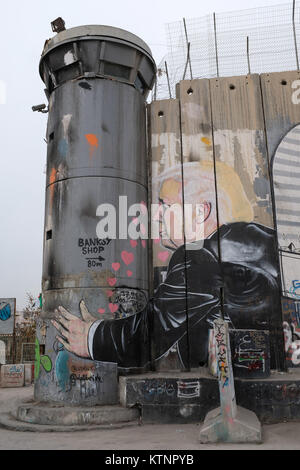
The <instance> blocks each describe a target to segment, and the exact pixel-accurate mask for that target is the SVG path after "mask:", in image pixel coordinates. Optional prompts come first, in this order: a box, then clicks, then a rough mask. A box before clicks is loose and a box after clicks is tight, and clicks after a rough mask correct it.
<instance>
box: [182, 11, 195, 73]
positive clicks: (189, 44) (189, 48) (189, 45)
mask: <svg viewBox="0 0 300 470" xmlns="http://www.w3.org/2000/svg"><path fill="white" fill-rule="evenodd" d="M183 25H184V32H185V39H186V45H187V63H188V64H189V66H190V75H191V80H193V73H192V63H191V56H190V50H191V43H190V42H189V38H188V33H187V27H186V21H185V18H183ZM184 79H185V74H184V78H183V80H184Z"/></svg>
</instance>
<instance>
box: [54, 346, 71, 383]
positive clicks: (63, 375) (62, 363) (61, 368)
mask: <svg viewBox="0 0 300 470" xmlns="http://www.w3.org/2000/svg"><path fill="white" fill-rule="evenodd" d="M69 359H70V354H69V353H68V352H67V351H65V350H64V351H60V352H59V353H58V356H57V359H56V364H55V372H56V377H57V381H58V384H59V386H60V389H61V391H64V392H67V391H68V386H69V382H70V372H69V366H68V361H69Z"/></svg>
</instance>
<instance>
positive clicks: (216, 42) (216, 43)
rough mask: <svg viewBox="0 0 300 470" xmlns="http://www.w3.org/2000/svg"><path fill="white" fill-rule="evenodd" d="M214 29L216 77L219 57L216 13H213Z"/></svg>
mask: <svg viewBox="0 0 300 470" xmlns="http://www.w3.org/2000/svg"><path fill="white" fill-rule="evenodd" d="M214 31H215V50H216V65H217V77H219V76H220V75H219V58H218V41H217V22H216V14H215V13H214Z"/></svg>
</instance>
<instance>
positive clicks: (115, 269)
mask: <svg viewBox="0 0 300 470" xmlns="http://www.w3.org/2000/svg"><path fill="white" fill-rule="evenodd" d="M120 267H121V265H120V263H113V264H112V268H113V270H114V271H116V272H117V271H119V269H120Z"/></svg>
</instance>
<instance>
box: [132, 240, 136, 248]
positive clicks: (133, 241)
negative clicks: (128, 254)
mask: <svg viewBox="0 0 300 470" xmlns="http://www.w3.org/2000/svg"><path fill="white" fill-rule="evenodd" d="M137 244H138V242H137V241H136V240H130V245H131V246H132V248H136V247H137Z"/></svg>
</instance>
